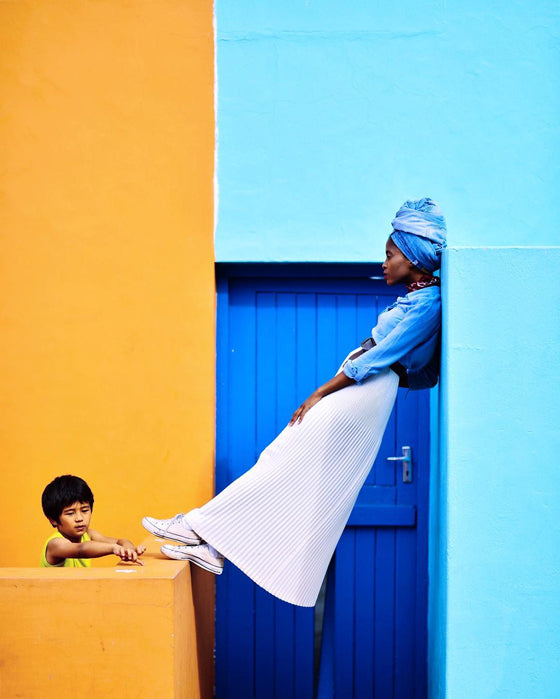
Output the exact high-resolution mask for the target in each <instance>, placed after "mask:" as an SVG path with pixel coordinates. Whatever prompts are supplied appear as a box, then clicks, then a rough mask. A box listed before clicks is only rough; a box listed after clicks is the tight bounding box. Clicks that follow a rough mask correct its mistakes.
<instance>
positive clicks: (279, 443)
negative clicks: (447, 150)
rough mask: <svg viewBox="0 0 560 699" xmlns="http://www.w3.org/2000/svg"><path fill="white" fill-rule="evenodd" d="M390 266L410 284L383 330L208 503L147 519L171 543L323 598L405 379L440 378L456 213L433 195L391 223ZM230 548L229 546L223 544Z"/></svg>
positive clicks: (210, 566)
mask: <svg viewBox="0 0 560 699" xmlns="http://www.w3.org/2000/svg"><path fill="white" fill-rule="evenodd" d="M392 225H393V232H392V234H391V236H390V237H389V239H388V241H387V245H386V259H385V262H384V263H383V276H384V278H385V280H386V282H387V284H388V285H389V286H393V285H395V284H406V285H407V288H408V293H407V294H406V296H404V297H399V298H398V299H397V301H396V303H394V304H393V305H392V306H390V307H389V308H388V309H387V310H386V311H385V312H384V313H382V314H381V315H380V317H379V319H378V323H377V325H376V326H375V327H374V328H373V330H372V336H371V337H370V338H368V339H367V340H365V341H364V342H363V343H362V346H361V348H359V349H358V350H356V351H354V352H353V353H351V354H350V355H349V356H348V358H347V359H346V360H345V362H344V363H343V365H342V367H341V369H340V370H339V372H338V373H337V374H336V376H335V377H334V378H332V379H331V380H330V381H327V383H325V384H323V385H322V386H320V387H319V388H317V390H316V391H315V392H314V393H313V394H312V395H311V396H309V398H307V400H305V401H304V402H303V403H302V404H301V405H300V406H299V408H297V410H296V411H295V412H294V414H293V415H292V418H291V420H290V423H289V425H287V426H286V428H285V429H284V430H283V431H282V432H281V433H280V434H279V435H278V437H277V438H276V439H275V440H274V441H273V442H272V443H271V444H270V445H269V446H268V447H267V448H266V449H265V450H264V451H263V452H262V454H261V455H260V457H259V460H258V461H257V463H256V464H255V466H253V468H251V469H249V471H247V472H246V473H244V474H243V475H242V476H241V477H240V478H238V479H236V480H235V481H234V482H233V483H231V484H230V485H229V486H228V487H227V488H226V489H225V490H223V491H222V492H221V493H219V494H218V495H217V496H216V497H215V498H213V499H212V500H210V501H209V502H208V503H206V505H204V506H203V507H201V508H199V509H195V510H191V512H189V513H187V514H186V515H183V514H179V515H176V516H175V517H173V518H172V519H168V520H157V519H154V518H152V517H145V518H144V519H143V520H142V523H143V525H144V527H145V528H146V529H147V530H148V531H150V532H152V533H153V534H156V535H158V536H161V537H163V538H166V539H171V540H173V541H179V542H182V544H184V545H182V546H175V545H170V544H166V545H164V546H162V547H161V550H162V552H163V553H164V554H165V555H166V556H168V557H170V558H175V559H182V560H189V561H191V562H193V563H196V564H197V565H199V566H201V567H203V568H205V569H206V570H210V571H212V572H214V573H216V574H219V573H221V572H222V568H223V561H224V556H225V557H227V558H228V559H229V560H231V561H232V562H233V563H234V564H235V565H237V566H238V567H239V568H240V569H241V570H243V571H244V572H245V573H246V574H247V575H248V576H249V577H250V578H251V579H252V580H254V582H256V583H257V584H259V585H260V586H261V587H263V588H264V589H265V590H268V592H270V593H272V594H273V595H275V596H276V597H278V598H280V599H282V600H284V601H286V602H290V603H292V604H297V605H300V606H304V607H312V606H314V605H315V602H316V600H317V596H318V594H319V590H320V588H321V583H322V581H323V578H324V575H325V572H326V570H327V567H328V564H329V561H330V559H331V557H332V554H333V552H334V549H335V547H336V544H337V542H338V540H339V538H340V536H341V534H342V532H343V530H344V526H345V525H346V522H347V520H348V517H349V516H350V513H351V511H352V507H353V506H354V502H355V501H356V498H357V496H358V493H359V491H360V488H361V487H362V485H363V483H364V481H365V479H366V476H367V474H368V472H369V470H370V468H371V465H372V463H373V461H374V460H375V457H376V455H377V452H378V450H379V446H380V443H381V439H382V437H383V433H384V431H385V427H386V425H387V421H388V420H389V416H390V414H391V411H392V409H393V405H394V402H395V399H396V395H397V387H398V385H399V378H400V381H401V384H400V385H406V386H409V387H410V388H412V389H416V388H426V387H430V386H433V385H435V383H436V382H437V375H438V363H439V356H438V347H439V331H440V325H441V302H440V290H439V279H438V278H437V277H434V276H433V275H432V273H433V272H434V271H435V270H436V269H438V268H439V259H440V255H441V251H442V249H443V247H444V246H445V235H446V228H445V221H444V218H443V216H442V214H441V211H440V210H439V207H438V206H437V204H436V203H435V202H433V201H432V200H431V199H429V198H424V199H420V200H418V201H407V202H405V203H404V204H403V206H402V207H401V208H400V209H399V211H398V212H397V214H396V217H395V219H394V220H393V222H392ZM218 552H219V553H218Z"/></svg>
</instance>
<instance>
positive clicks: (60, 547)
mask: <svg viewBox="0 0 560 699" xmlns="http://www.w3.org/2000/svg"><path fill="white" fill-rule="evenodd" d="M111 554H115V556H118V557H119V558H121V559H122V560H132V558H129V557H128V556H127V555H126V549H125V548H123V547H122V546H119V545H118V544H116V543H110V542H105V541H81V542H79V543H76V544H75V543H73V542H72V541H68V539H65V538H64V537H61V538H56V539H52V540H51V541H49V543H48V545H47V550H46V558H47V562H48V563H50V565H56V564H57V563H60V561H63V560H64V559H66V558H100V557H101V556H110V555H111ZM135 562H136V561H135Z"/></svg>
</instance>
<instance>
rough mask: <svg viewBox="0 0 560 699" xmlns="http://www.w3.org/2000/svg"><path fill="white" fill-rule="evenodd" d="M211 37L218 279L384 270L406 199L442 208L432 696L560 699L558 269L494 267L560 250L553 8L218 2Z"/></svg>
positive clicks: (559, 100)
mask: <svg viewBox="0 0 560 699" xmlns="http://www.w3.org/2000/svg"><path fill="white" fill-rule="evenodd" d="M216 20H217V36H218V41H217V52H218V116H217V121H218V192H219V194H218V197H219V198H218V218H217V224H216V259H217V260H218V261H257V262H260V261H325V262H329V261H340V262H344V261H349V262H350V261H360V262H364V261H369V260H377V261H378V260H380V259H382V256H383V248H384V241H385V237H386V235H387V234H388V233H389V230H390V228H389V222H390V219H391V217H392V215H393V213H394V211H395V210H396V209H397V208H398V207H399V205H400V204H401V202H402V200H403V199H405V198H407V197H420V196H425V195H430V196H432V197H434V198H435V199H436V200H437V201H438V202H439V203H440V204H441V207H442V209H443V211H444V213H445V215H446V218H447V220H448V226H449V244H450V246H451V249H450V250H449V251H448V253H447V255H446V259H445V266H444V270H443V274H442V277H443V295H444V343H443V361H442V380H441V383H440V387H439V389H438V390H436V391H434V392H433V395H432V404H433V410H432V421H433V430H432V431H433V433H434V434H435V433H436V432H437V429H438V428H439V431H440V434H441V442H440V443H438V442H437V440H434V448H433V459H432V462H433V463H432V483H431V487H432V492H431V505H432V512H431V541H430V555H431V559H430V610H429V675H430V696H432V697H444V696H448V697H452V698H453V699H460V698H462V697H465V699H467V698H468V699H472V697H477V698H478V697H480V698H481V699H484V698H485V697H504V699H506V698H507V699H510V698H511V697H520V698H522V699H533V697H539V698H540V697H543V699H544V698H546V699H548V698H549V697H556V696H560V675H559V664H558V657H560V631H559V630H558V629H559V626H560V608H559V604H560V603H559V600H560V583H559V582H558V580H559V579H560V575H559V573H560V570H558V567H559V562H560V556H559V555H558V554H557V552H558V551H559V550H560V537H559V529H558V522H559V521H560V511H559V510H560V505H559V503H560V497H559V495H560V492H559V486H558V481H557V480H555V478H556V472H557V471H558V466H557V464H556V460H555V459H556V455H557V454H558V453H559V447H560V444H559V436H558V429H557V427H556V424H557V422H558V418H557V416H558V414H559V413H560V410H559V408H560V406H559V404H558V396H559V395H560V385H559V383H560V382H559V378H560V376H559V373H560V370H559V364H558V360H557V359H556V358H557V355H558V340H559V339H560V338H559V337H558V328H559V326H560V319H559V316H558V311H557V309H558V307H559V301H560V299H559V292H558V283H557V281H556V277H555V275H554V272H555V271H556V270H557V269H558V265H559V262H560V251H559V250H558V249H545V248H542V249H533V250H522V249H515V248H513V249H512V248H510V249H506V248H504V247H501V248H494V249H493V248H488V247H486V246H512V245H518V246H520V245H534V246H537V245H538V246H550V245H557V244H558V243H559V242H560V232H559V231H558V226H557V225H556V224H555V221H556V213H555V205H556V200H557V195H558V191H559V190H560V171H559V167H558V163H559V162H560V138H559V133H558V123H559V115H560V71H559V70H558V47H559V45H560V4H558V3H557V2H553V1H552V0H536V1H534V2H528V0H525V1H524V2H522V1H519V0H507V1H506V0H498V1H497V2H491V3H488V2H481V1H480V0H475V1H474V2H469V3H465V2H459V1H458V0H455V1H453V0H451V1H450V0H438V1H436V0H432V1H431V2H413V0H405V1H404V2H397V3H373V2H370V1H369V0H368V1H367V2H366V0H356V1H355V2H351V3H348V2H342V1H341V0H340V1H334V0H325V1H323V2H319V1H318V0H299V1H296V0H284V1H282V2H280V0H253V1H249V0H238V1H237V2H234V1H233V0H229V1H228V2H225V0H217V2H216ZM459 246H469V247H468V248H460V247H459ZM545 310H546V315H545ZM528 352H530V353H531V355H530V357H529V356H528V355H527V353H528ZM554 625H555V626H554Z"/></svg>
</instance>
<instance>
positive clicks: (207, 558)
mask: <svg viewBox="0 0 560 699" xmlns="http://www.w3.org/2000/svg"><path fill="white" fill-rule="evenodd" d="M212 551H213V549H212V550H210V547H209V546H208V544H201V545H200V546H171V545H170V544H164V545H163V546H162V547H161V552H162V553H163V554H164V555H165V556H167V557H168V558H174V559H175V560H176V561H190V562H191V563H195V564H196V565H197V566H200V567H201V568H204V570H209V571H210V572H211V573H215V574H216V575H221V574H222V570H223V569H224V557H223V556H220V555H219V554H218V555H215V554H214V553H212Z"/></svg>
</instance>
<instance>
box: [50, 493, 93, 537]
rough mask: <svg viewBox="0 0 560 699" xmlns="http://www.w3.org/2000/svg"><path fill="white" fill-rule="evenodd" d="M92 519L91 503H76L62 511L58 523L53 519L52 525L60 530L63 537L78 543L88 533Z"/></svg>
mask: <svg viewBox="0 0 560 699" xmlns="http://www.w3.org/2000/svg"><path fill="white" fill-rule="evenodd" d="M90 519H91V507H90V505H89V502H75V503H73V504H72V505H68V507H65V508H64V509H63V510H62V513H61V514H60V517H59V519H58V522H56V521H54V520H52V519H51V524H52V525H53V526H55V527H56V528H57V529H58V531H59V532H60V533H61V534H62V536H64V537H66V538H67V539H70V541H74V542H76V543H77V542H79V541H80V540H81V538H82V535H83V534H84V533H85V532H87V530H88V528H89V522H90Z"/></svg>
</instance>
